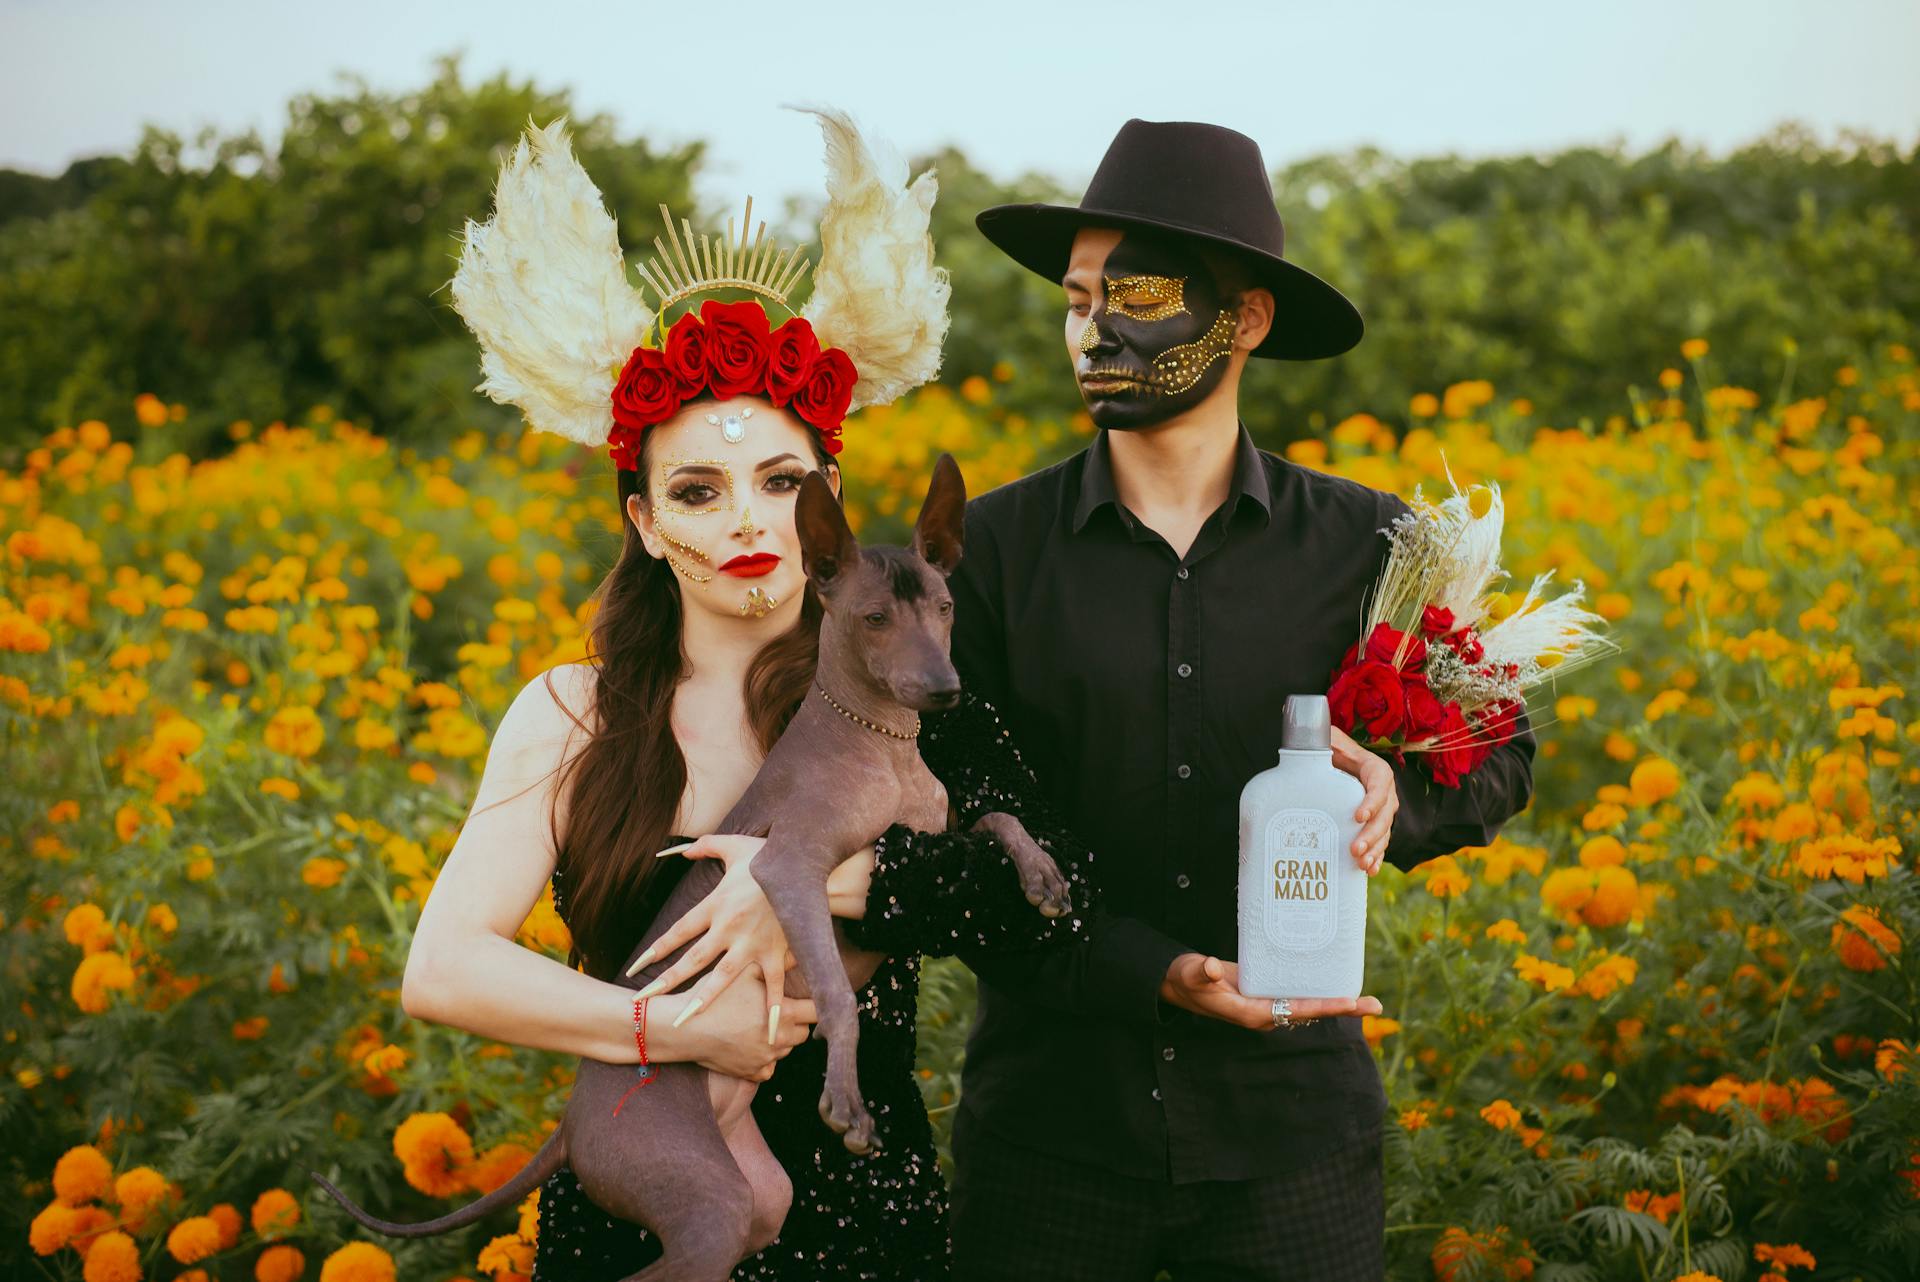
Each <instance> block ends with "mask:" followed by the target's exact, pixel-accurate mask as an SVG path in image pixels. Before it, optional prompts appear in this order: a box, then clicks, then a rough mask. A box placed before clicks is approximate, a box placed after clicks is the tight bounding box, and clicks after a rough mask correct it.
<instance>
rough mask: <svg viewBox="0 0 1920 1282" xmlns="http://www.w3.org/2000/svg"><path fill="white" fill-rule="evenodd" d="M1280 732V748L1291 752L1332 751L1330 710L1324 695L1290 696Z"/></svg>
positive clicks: (1331, 712) (1331, 713) (1331, 714)
mask: <svg viewBox="0 0 1920 1282" xmlns="http://www.w3.org/2000/svg"><path fill="white" fill-rule="evenodd" d="M1283 717H1284V720H1283V721H1282V723H1281V729H1280V746H1281V748H1283V749H1286V750H1290V751H1294V752H1314V751H1319V752H1331V751H1332V750H1333V711H1332V710H1331V709H1330V708H1328V707H1327V696H1326V695H1324V694H1290V695H1288V696H1287V707H1286V712H1285V713H1284V714H1283Z"/></svg>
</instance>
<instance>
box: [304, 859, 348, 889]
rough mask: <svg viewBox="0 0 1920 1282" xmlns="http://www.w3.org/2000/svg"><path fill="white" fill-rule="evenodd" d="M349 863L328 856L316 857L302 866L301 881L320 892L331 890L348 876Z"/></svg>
mask: <svg viewBox="0 0 1920 1282" xmlns="http://www.w3.org/2000/svg"><path fill="white" fill-rule="evenodd" d="M346 871H347V862H346V860H344V859H334V858H332V857H331V856H328V855H315V856H314V857H313V858H312V859H309V860H307V862H306V863H304V864H302V865H300V880H301V881H304V882H306V883H307V885H309V886H313V887H315V888H317V889H320V890H330V889H332V888H333V887H335V886H338V885H339V884H340V878H341V877H343V876H345V875H346Z"/></svg>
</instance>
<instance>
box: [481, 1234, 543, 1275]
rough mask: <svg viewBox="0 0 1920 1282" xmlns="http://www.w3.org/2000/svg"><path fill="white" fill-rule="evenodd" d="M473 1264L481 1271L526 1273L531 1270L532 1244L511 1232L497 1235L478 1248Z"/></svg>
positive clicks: (529, 1272)
mask: <svg viewBox="0 0 1920 1282" xmlns="http://www.w3.org/2000/svg"><path fill="white" fill-rule="evenodd" d="M475 1264H476V1265H477V1267H478V1268H479V1269H480V1271H481V1272H482V1273H492V1274H495V1275H498V1274H500V1273H518V1274H521V1275H523V1276H524V1275H528V1274H531V1273H532V1272H533V1246H532V1245H531V1244H530V1243H527V1242H523V1241H521V1240H520V1238H519V1237H518V1236H515V1235H513V1234H507V1235H504V1236H501V1237H497V1238H495V1239H493V1241H491V1242H489V1243H487V1244H486V1245H485V1246H483V1247H481V1248H480V1258H479V1259H478V1260H477V1261H475Z"/></svg>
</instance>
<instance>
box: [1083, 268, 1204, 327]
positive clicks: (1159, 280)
mask: <svg viewBox="0 0 1920 1282" xmlns="http://www.w3.org/2000/svg"><path fill="white" fill-rule="evenodd" d="M1103 279H1104V280H1105V281H1106V292H1107V311H1108V312H1110V313H1112V314H1113V315H1115V316H1129V317H1132V318H1133V319H1134V320H1137V321H1157V320H1166V319H1167V318H1168V317H1169V316H1185V315H1187V282H1186V278H1185V277H1181V276H1149V275H1146V274H1143V273H1135V274H1133V275H1130V276H1122V277H1120V278H1119V279H1118V280H1115V279H1114V278H1113V277H1111V276H1107V277H1104V278H1103Z"/></svg>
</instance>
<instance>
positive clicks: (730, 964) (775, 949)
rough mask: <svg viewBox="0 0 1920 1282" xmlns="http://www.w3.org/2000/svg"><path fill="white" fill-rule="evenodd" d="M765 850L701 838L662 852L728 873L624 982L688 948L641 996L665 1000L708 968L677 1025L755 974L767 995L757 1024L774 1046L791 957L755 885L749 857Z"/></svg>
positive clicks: (742, 841)
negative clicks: (714, 864) (717, 864)
mask: <svg viewBox="0 0 1920 1282" xmlns="http://www.w3.org/2000/svg"><path fill="white" fill-rule="evenodd" d="M765 844H766V838H764V837H738V836H726V835H722V836H712V837H702V838H701V839H700V840H699V841H696V842H693V843H691V844H689V845H686V846H672V847H669V848H668V849H666V850H663V851H661V852H660V853H661V855H663V856H665V855H669V854H681V855H685V856H686V857H687V858H689V859H719V860H721V861H722V862H723V863H725V864H726V868H727V871H726V873H725V874H724V875H723V876H722V877H721V878H720V884H719V885H718V886H716V887H714V889H713V893H712V894H710V895H708V896H707V897H706V898H705V899H702V900H701V901H700V902H699V903H697V904H695V905H694V906H693V907H692V908H690V909H688V910H687V912H686V914H685V915H684V916H682V917H681V918H680V920H679V921H676V922H675V923H673V925H671V926H669V927H668V928H667V932H666V933H665V934H664V935H662V936H660V938H658V939H656V940H654V942H653V946H652V947H650V948H648V949H647V950H646V951H645V952H643V953H641V954H640V956H639V957H638V958H636V959H635V960H634V963H633V965H632V966H630V967H628V968H627V973H628V974H629V975H633V974H637V973H639V971H640V970H641V969H642V968H643V967H645V966H647V965H648V964H649V963H651V962H652V961H653V959H654V958H656V957H666V956H670V955H671V954H672V953H673V951H674V950H675V949H677V948H679V947H681V946H682V945H688V947H687V951H686V952H685V953H684V954H682V955H681V957H680V959H679V960H678V961H676V962H674V964H673V965H671V966H669V967H668V968H667V969H666V970H665V971H664V972H663V973H662V974H661V975H660V976H659V977H658V978H656V979H655V980H654V981H653V982H652V983H650V984H648V985H647V986H646V987H645V988H643V989H641V990H640V992H641V994H642V995H644V996H648V997H651V996H653V995H654V994H655V993H665V992H671V991H672V990H674V989H676V988H678V987H679V986H680V985H682V984H684V983H686V982H687V981H688V980H690V979H692V978H693V977H694V976H695V975H699V974H700V972H701V971H703V970H706V969H707V967H708V966H712V967H713V969H712V970H711V971H708V973H707V974H706V975H704V976H703V977H702V978H701V980H700V982H699V983H697V984H695V985H694V986H693V988H692V989H691V990H690V991H689V992H688V993H687V1003H686V1005H685V1006H684V1007H683V1008H682V1009H681V1011H680V1013H679V1015H678V1016H676V1017H675V1023H676V1024H678V1023H680V1022H684V1021H685V1020H687V1019H690V1018H692V1017H693V1015H694V1014H696V1013H697V1012H698V1011H700V1010H701V1009H702V1008H703V1007H705V1006H707V1005H709V1004H711V1003H712V1002H714V1001H715V1000H717V999H718V998H719V996H720V994H721V993H723V992H725V991H726V990H727V988H728V987H729V986H730V985H731V984H732V983H733V981H734V980H736V979H738V978H739V977H740V976H741V975H742V974H745V973H756V974H757V975H758V976H759V979H760V983H761V986H762V989H763V990H764V992H765V1006H764V1008H763V1011H762V1015H761V1023H762V1026H763V1027H764V1028H765V1029H766V1030H767V1032H766V1035H767V1040H769V1041H771V1040H772V1039H773V1035H774V1031H773V1030H774V1028H775V1026H776V1024H777V1023H778V1022H779V1019H780V1005H781V1001H782V999H783V998H784V996H785V988H786V982H787V967H788V966H789V965H790V964H791V961H790V958H791V956H792V955H791V954H790V953H789V952H788V951H787V933H786V931H784V930H782V929H781V928H780V921H779V919H778V918H777V917H775V916H774V915H773V906H772V905H771V904H769V903H768V902H767V896H766V892H765V891H763V890H761V889H760V883H759V882H757V881H755V880H754V879H753V859H754V856H755V855H757V854H758V853H759V852H760V847H761V846H763V845H765Z"/></svg>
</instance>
